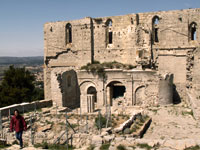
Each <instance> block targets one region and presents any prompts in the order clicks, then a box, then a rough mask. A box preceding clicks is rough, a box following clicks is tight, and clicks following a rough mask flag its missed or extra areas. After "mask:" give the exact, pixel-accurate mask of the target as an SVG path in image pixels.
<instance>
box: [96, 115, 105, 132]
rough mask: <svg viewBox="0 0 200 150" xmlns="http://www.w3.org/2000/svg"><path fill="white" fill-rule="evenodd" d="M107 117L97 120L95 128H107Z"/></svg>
mask: <svg viewBox="0 0 200 150" xmlns="http://www.w3.org/2000/svg"><path fill="white" fill-rule="evenodd" d="M106 121H107V119H106V117H104V116H102V115H100V116H97V117H96V118H95V126H96V127H97V129H101V128H105V127H106Z"/></svg>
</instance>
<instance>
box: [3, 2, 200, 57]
mask: <svg viewBox="0 0 200 150" xmlns="http://www.w3.org/2000/svg"><path fill="white" fill-rule="evenodd" d="M187 8H200V0H0V56H41V55H43V24H44V23H45V22H49V21H63V20H72V19H80V18H84V17H86V16H90V17H103V16H114V15H124V14H129V13H138V12H150V11H159V10H161V11H162V10H175V9H187Z"/></svg>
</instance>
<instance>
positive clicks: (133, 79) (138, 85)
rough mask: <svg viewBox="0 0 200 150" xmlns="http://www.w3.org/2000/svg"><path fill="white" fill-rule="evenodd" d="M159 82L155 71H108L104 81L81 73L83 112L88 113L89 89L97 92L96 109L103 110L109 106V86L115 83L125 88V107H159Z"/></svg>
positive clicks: (96, 76) (79, 74) (79, 73)
mask: <svg viewBox="0 0 200 150" xmlns="http://www.w3.org/2000/svg"><path fill="white" fill-rule="evenodd" d="M158 81H159V77H158V75H157V74H156V72H155V71H142V70H134V71H127V70H124V71H123V70H121V69H114V70H113V69H112V70H106V78H105V79H104V80H103V79H102V78H99V77H98V75H93V74H92V73H89V74H88V72H87V71H79V72H78V82H79V85H80V93H81V99H80V100H81V102H80V103H81V109H82V112H83V113H84V112H87V89H88V88H89V87H91V86H92V87H94V88H95V89H96V91H97V107H96V109H97V108H102V107H103V106H105V105H106V104H109V93H108V92H109V91H108V86H109V85H110V84H111V83H113V82H119V83H121V84H122V85H123V86H125V93H124V97H123V100H124V101H123V105H124V106H133V105H136V106H143V107H146V106H156V105H158ZM141 90H142V92H141ZM113 101H116V100H113Z"/></svg>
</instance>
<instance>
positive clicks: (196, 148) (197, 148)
mask: <svg viewBox="0 0 200 150" xmlns="http://www.w3.org/2000/svg"><path fill="white" fill-rule="evenodd" d="M184 150H200V146H199V145H196V146H191V147H187V148H185V149H184Z"/></svg>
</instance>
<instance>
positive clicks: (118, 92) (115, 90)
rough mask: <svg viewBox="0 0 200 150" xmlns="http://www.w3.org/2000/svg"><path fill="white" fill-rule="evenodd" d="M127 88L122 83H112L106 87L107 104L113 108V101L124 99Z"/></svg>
mask: <svg viewBox="0 0 200 150" xmlns="http://www.w3.org/2000/svg"><path fill="white" fill-rule="evenodd" d="M125 92H126V87H125V86H124V85H123V83H122V82H120V81H112V82H110V83H109V84H108V85H107V86H106V93H107V94H106V98H107V99H106V104H108V105H110V106H112V105H113V100H114V99H117V98H120V97H124V94H125Z"/></svg>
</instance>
